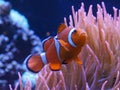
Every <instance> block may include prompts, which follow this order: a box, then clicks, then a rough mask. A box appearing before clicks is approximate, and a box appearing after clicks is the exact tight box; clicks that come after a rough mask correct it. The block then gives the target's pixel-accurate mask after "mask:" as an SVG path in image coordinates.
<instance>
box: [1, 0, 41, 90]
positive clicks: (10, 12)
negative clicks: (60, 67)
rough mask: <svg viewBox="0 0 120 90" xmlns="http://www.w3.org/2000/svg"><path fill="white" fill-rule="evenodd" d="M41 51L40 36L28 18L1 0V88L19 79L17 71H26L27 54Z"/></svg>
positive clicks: (4, 88) (6, 88) (6, 89)
mask: <svg viewBox="0 0 120 90" xmlns="http://www.w3.org/2000/svg"><path fill="white" fill-rule="evenodd" d="M41 51H42V48H41V41H40V38H39V37H38V36H36V35H35V33H34V31H33V30H30V29H29V24H28V21H27V19H26V18H25V17H24V16H23V15H21V14H20V13H19V12H17V11H16V10H14V9H12V6H11V4H10V3H9V2H5V1H4V0H0V90H8V88H9V87H8V84H9V83H11V84H12V85H13V84H14V81H15V80H17V79H18V78H17V77H16V76H17V73H18V72H21V73H23V72H24V71H25V68H24V67H22V63H23V61H24V59H25V57H26V55H28V54H30V53H40V52H41Z"/></svg>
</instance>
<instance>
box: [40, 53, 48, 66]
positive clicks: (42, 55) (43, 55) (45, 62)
mask: <svg viewBox="0 0 120 90" xmlns="http://www.w3.org/2000/svg"><path fill="white" fill-rule="evenodd" d="M40 56H41V58H42V62H43V63H44V65H46V64H47V63H48V62H47V59H46V55H45V52H43V53H41V54H40Z"/></svg>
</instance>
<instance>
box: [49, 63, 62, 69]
mask: <svg viewBox="0 0 120 90" xmlns="http://www.w3.org/2000/svg"><path fill="white" fill-rule="evenodd" d="M49 66H50V69H51V70H53V71H57V70H60V68H61V64H60V63H50V64H49Z"/></svg>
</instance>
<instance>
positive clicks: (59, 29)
mask: <svg viewBox="0 0 120 90" xmlns="http://www.w3.org/2000/svg"><path fill="white" fill-rule="evenodd" d="M65 28H66V25H65V24H64V23H61V24H60V25H59V27H58V33H60V32H62V31H63V30H64V29H65Z"/></svg>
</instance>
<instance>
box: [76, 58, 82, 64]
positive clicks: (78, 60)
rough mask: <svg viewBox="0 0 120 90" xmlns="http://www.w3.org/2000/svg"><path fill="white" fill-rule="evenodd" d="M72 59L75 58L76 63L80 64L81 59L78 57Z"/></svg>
mask: <svg viewBox="0 0 120 90" xmlns="http://www.w3.org/2000/svg"><path fill="white" fill-rule="evenodd" d="M74 60H75V62H76V63H78V64H82V61H81V60H80V59H79V58H78V57H75V58H74Z"/></svg>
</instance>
